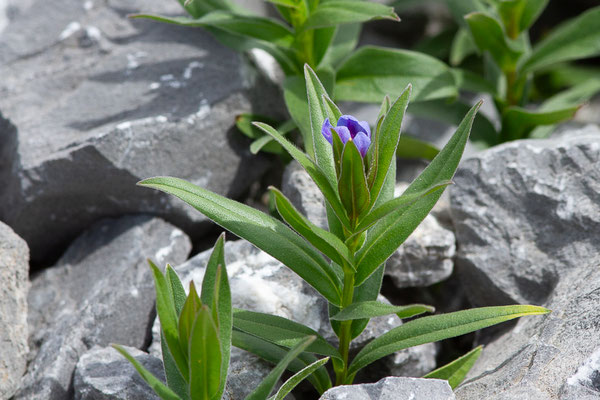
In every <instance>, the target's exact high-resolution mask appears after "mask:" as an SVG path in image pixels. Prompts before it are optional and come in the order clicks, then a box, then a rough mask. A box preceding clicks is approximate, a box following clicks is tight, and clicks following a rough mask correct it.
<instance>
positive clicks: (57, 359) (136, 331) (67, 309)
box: [15, 216, 191, 400]
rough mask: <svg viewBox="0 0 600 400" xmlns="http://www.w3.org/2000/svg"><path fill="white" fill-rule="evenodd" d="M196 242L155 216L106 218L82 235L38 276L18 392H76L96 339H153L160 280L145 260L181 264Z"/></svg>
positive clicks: (52, 398) (57, 395) (25, 395)
mask: <svg viewBox="0 0 600 400" xmlns="http://www.w3.org/2000/svg"><path fill="white" fill-rule="evenodd" d="M190 248H191V245H190V242H189V239H188V238H187V237H186V236H185V234H183V232H182V231H181V230H179V229H177V228H175V227H174V226H172V225H170V224H168V223H166V222H164V221H163V220H161V219H158V218H152V217H148V216H135V217H123V218H120V219H116V220H104V221H101V222H98V223H97V224H95V225H94V226H93V227H92V228H91V229H90V230H88V231H87V232H85V233H84V234H83V235H82V236H81V237H79V238H78V239H77V240H76V241H75V242H74V243H73V244H72V245H71V246H70V247H69V249H68V250H67V252H66V253H65V255H64V256H63V257H62V258H61V259H60V261H59V262H58V264H57V265H56V266H55V267H53V268H49V269H46V270H44V271H43V272H42V273H41V274H39V275H38V276H37V277H35V278H34V279H33V282H32V287H31V290H30V293H29V299H28V300H29V309H30V313H29V329H30V331H31V332H32V335H31V338H30V340H31V342H30V343H31V344H30V347H31V348H32V351H31V353H30V357H31V358H32V361H31V363H30V364H29V367H28V370H27V374H26V375H25V377H24V378H23V381H22V383H21V387H20V390H19V392H18V393H17V395H16V397H15V399H23V400H25V399H27V400H30V399H40V400H59V399H60V400H63V399H65V398H68V396H71V395H72V394H73V393H72V385H71V381H72V376H73V370H74V368H75V365H76V363H77V362H78V360H79V357H80V356H81V355H82V354H83V353H84V352H86V351H87V350H88V349H89V348H91V347H92V346H94V345H98V346H107V345H108V344H109V343H120V344H123V345H127V346H132V347H137V348H140V347H143V346H144V345H145V344H147V342H148V340H149V327H150V325H151V323H152V318H153V317H154V285H153V281H152V276H151V274H150V269H149V267H148V264H147V261H146V259H147V258H151V259H153V260H154V261H155V262H156V264H157V265H160V266H164V265H165V263H166V262H171V263H174V264H177V263H180V262H183V261H184V260H185V259H186V258H187V255H188V253H189V251H190Z"/></svg>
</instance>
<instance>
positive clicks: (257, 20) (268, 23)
mask: <svg viewBox="0 0 600 400" xmlns="http://www.w3.org/2000/svg"><path fill="white" fill-rule="evenodd" d="M132 18H147V19H152V20H155V21H159V22H167V23H171V24H177V25H182V26H188V27H203V28H207V27H208V28H217V29H221V30H224V31H226V32H230V33H234V34H237V35H242V36H246V37H249V38H251V39H256V40H260V41H266V42H269V43H272V44H274V45H276V46H281V47H290V46H291V45H292V44H293V43H294V34H293V33H292V32H291V31H290V30H289V29H288V28H287V27H286V26H285V25H283V24H281V23H279V22H277V21H276V20H273V19H270V18H262V17H252V16H245V15H236V14H233V13H231V12H228V11H222V10H217V11H212V12H210V13H208V14H205V15H203V16H202V17H200V18H189V17H166V16H160V15H146V14H140V15H133V16H132Z"/></svg>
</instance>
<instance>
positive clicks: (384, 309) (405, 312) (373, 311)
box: [329, 300, 435, 321]
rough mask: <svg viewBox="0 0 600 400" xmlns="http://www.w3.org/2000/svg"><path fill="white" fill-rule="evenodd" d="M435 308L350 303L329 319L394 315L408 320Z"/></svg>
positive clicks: (370, 302)
mask: <svg viewBox="0 0 600 400" xmlns="http://www.w3.org/2000/svg"><path fill="white" fill-rule="evenodd" d="M434 311H435V308H433V307H431V306H427V305H425V304H411V305H408V306H394V305H392V304H386V303H381V302H379V301H374V300H373V301H361V302H359V303H352V304H350V305H349V306H348V307H346V308H344V309H343V310H342V311H340V312H338V313H337V314H335V315H332V316H331V317H329V318H330V319H333V320H336V321H348V320H353V319H362V318H374V317H381V316H384V315H390V314H396V315H397V316H398V318H410V317H414V316H415V315H419V314H423V313H426V312H434Z"/></svg>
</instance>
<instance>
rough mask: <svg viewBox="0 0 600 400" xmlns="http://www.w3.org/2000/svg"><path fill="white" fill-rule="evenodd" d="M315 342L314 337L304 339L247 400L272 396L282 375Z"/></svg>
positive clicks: (260, 399)
mask: <svg viewBox="0 0 600 400" xmlns="http://www.w3.org/2000/svg"><path fill="white" fill-rule="evenodd" d="M314 340H315V337H314V336H308V337H305V338H304V339H302V341H300V342H299V343H298V344H297V345H295V346H294V347H293V348H292V349H291V350H290V351H289V353H288V354H286V355H285V357H283V358H282V359H281V361H279V363H277V365H276V366H275V368H273V370H272V371H271V372H270V373H269V375H267V377H266V378H265V379H263V381H262V382H261V383H260V385H258V387H257V388H256V389H254V391H252V393H250V394H249V395H248V396H247V397H246V400H263V399H266V398H267V397H268V396H269V394H271V392H272V391H273V389H274V388H275V385H276V384H277V381H278V380H279V378H281V375H282V374H283V373H284V372H285V370H286V369H287V367H288V365H289V364H290V363H291V362H292V361H293V360H294V359H295V358H296V357H298V356H299V355H300V354H301V353H302V352H303V351H304V350H306V348H307V347H308V346H310V344H311V343H312V342H313V341H314Z"/></svg>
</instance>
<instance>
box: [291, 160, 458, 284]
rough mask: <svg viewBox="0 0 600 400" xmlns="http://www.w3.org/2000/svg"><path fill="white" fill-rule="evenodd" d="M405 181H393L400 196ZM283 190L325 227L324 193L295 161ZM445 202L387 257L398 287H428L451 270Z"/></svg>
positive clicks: (388, 270)
mask: <svg viewBox="0 0 600 400" xmlns="http://www.w3.org/2000/svg"><path fill="white" fill-rule="evenodd" d="M407 187H408V184H407V183H404V182H398V183H397V184H396V190H395V195H396V196H400V195H401V194H402V192H403V191H404V190H405V189H406V188H407ZM282 191H283V193H284V194H285V195H286V196H287V197H288V198H289V199H290V201H291V202H292V203H293V204H294V205H295V206H296V208H298V210H299V211H300V212H301V213H303V214H304V215H305V216H307V217H308V219H309V220H311V221H312V222H313V223H315V224H316V225H318V226H320V227H321V228H326V227H327V216H326V214H325V206H324V201H325V200H324V199H323V195H322V194H321V192H320V191H319V189H318V188H317V186H316V185H315V184H314V182H313V181H312V180H311V179H310V176H309V175H308V173H307V172H306V171H304V169H302V167H301V166H300V165H299V164H297V163H291V164H290V165H289V166H288V167H287V168H286V170H285V172H284V174H283V182H282ZM447 207H448V204H447V203H446V202H440V204H439V205H436V207H434V209H433V210H432V213H431V215H428V216H427V217H426V218H425V220H424V221H423V222H422V223H421V225H419V226H418V227H417V229H415V231H414V232H413V234H412V235H410V236H409V237H408V239H406V241H405V242H404V243H403V244H402V246H400V248H399V249H398V250H397V251H396V252H395V253H394V254H393V255H392V256H391V257H390V259H389V260H388V262H387V265H386V275H389V276H390V277H391V278H392V279H393V281H394V284H395V285H396V286H397V287H399V288H404V287H420V286H429V285H433V284H434V283H437V282H440V281H442V280H444V279H446V278H448V276H450V274H451V273H452V271H453V268H454V262H453V257H454V254H455V251H456V243H455V237H454V233H453V232H452V231H451V230H449V229H447V228H445V227H444V226H443V225H442V224H440V222H439V221H438V218H441V219H442V220H445V216H446V215H447V211H446V210H447Z"/></svg>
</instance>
